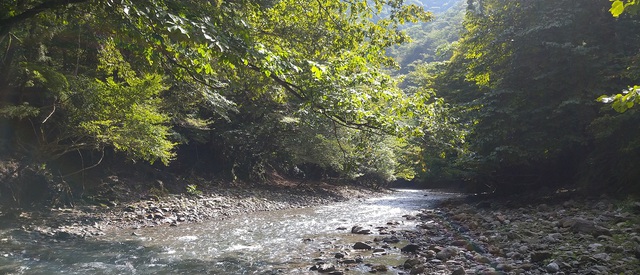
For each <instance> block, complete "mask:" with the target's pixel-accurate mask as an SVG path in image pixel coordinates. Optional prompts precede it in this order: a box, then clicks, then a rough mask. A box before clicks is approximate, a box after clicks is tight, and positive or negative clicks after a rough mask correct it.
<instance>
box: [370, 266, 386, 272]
mask: <svg viewBox="0 0 640 275" xmlns="http://www.w3.org/2000/svg"><path fill="white" fill-rule="evenodd" d="M388 270H389V268H387V266H386V265H374V266H372V267H371V271H373V272H387V271H388Z"/></svg>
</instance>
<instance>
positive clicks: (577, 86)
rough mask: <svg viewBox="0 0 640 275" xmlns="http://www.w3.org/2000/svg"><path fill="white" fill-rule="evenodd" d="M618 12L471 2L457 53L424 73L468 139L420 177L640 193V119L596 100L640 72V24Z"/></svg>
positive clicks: (589, 5) (566, 4) (603, 7)
mask: <svg viewBox="0 0 640 275" xmlns="http://www.w3.org/2000/svg"><path fill="white" fill-rule="evenodd" d="M618 2H621V1H618ZM610 8H611V2H608V1H599V0H592V1H581V2H580V3H577V2H575V1H502V0H490V1H467V3H466V15H465V18H464V22H463V24H464V29H465V30H464V32H462V35H461V38H460V40H459V41H458V42H457V45H456V46H455V49H454V50H453V56H452V57H451V59H450V60H449V61H448V62H447V63H446V65H442V66H439V67H438V69H437V70H436V72H432V73H431V74H429V75H428V76H426V77H424V78H422V79H428V80H429V81H428V82H427V83H429V84H428V86H429V87H430V88H431V89H432V91H433V92H434V93H436V94H437V95H438V97H441V98H443V100H444V101H445V102H447V103H448V109H447V116H449V119H450V121H455V123H454V125H457V127H456V128H457V129H459V130H460V131H461V132H460V133H462V134H461V135H458V136H457V137H458V138H459V140H463V141H464V143H460V146H457V147H456V148H455V150H452V149H441V152H442V155H441V156H440V158H437V157H436V160H433V161H432V163H433V164H437V165H435V167H436V168H438V167H439V170H432V171H427V173H425V174H424V175H423V177H424V178H423V179H424V180H425V181H430V180H441V181H449V182H464V183H466V185H467V186H469V185H473V186H480V187H487V188H488V190H494V191H499V192H512V191H523V190H528V189H535V188H538V187H557V186H567V185H568V186H574V187H591V188H595V189H597V190H602V191H609V192H622V193H624V192H625V191H631V190H636V191H637V190H638V186H637V184H636V182H637V179H638V176H640V174H638V170H637V169H634V168H633V166H634V165H635V164H636V163H638V156H639V155H640V154H638V153H639V151H638V150H639V149H640V148H639V147H638V144H640V143H638V136H639V135H638V134H639V133H638V127H637V124H638V118H639V117H638V115H637V114H636V111H635V110H633V109H631V110H629V111H627V112H626V113H623V114H619V113H616V112H615V111H614V110H612V109H611V106H610V105H605V104H603V103H602V102H599V101H597V100H596V99H598V98H599V96H601V95H602V94H610V93H616V92H618V91H621V90H627V87H629V86H633V84H636V83H638V78H639V77H640V72H639V71H638V57H639V55H638V53H639V52H638V49H639V48H638V46H637V45H638V36H637V35H636V34H637V33H638V31H640V29H639V27H640V25H639V24H638V21H637V18H636V17H634V15H633V14H632V12H629V13H628V14H623V15H622V16H620V17H619V18H614V17H613V16H612V14H611V13H610V11H609V9H610ZM635 93H637V92H631V94H632V95H633V94H635ZM619 105H620V104H618V107H619ZM625 106H627V105H625ZM628 106H632V104H631V103H629V104H628ZM618 109H620V108H618ZM425 144H427V143H425ZM424 148H429V147H428V145H427V146H425V147H424ZM424 152H425V155H424V158H425V159H434V154H433V152H432V151H428V150H426V151H424ZM432 167H434V166H432ZM429 172H435V173H429Z"/></svg>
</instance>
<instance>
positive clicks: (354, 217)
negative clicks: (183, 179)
mask: <svg viewBox="0 0 640 275" xmlns="http://www.w3.org/2000/svg"><path fill="white" fill-rule="evenodd" d="M451 196H453V195H451V194H444V193H434V192H428V191H416V190H398V191H397V192H393V193H392V194H389V195H386V196H383V197H378V198H372V199H366V200H360V201H355V200H354V201H350V202H340V203H335V204H331V205H326V206H318V207H310V208H301V209H289V210H281V211H269V212H257V213H251V214H246V215H242V216H236V217H230V218H228V219H225V220H220V221H208V222H203V223H197V224H182V225H179V226H177V227H168V226H166V227H165V226H163V227H152V228H143V229H138V230H135V231H134V230H117V231H110V232H107V234H106V235H104V236H100V237H96V238H91V239H86V240H70V241H59V242H52V241H42V240H41V239H39V238H35V237H34V236H31V235H30V233H24V232H23V231H7V232H0V239H1V241H0V274H317V273H316V272H315V271H309V267H311V266H312V265H313V264H314V259H325V260H327V261H328V262H331V261H334V262H335V259H333V258H334V257H333V255H334V253H335V252H340V251H348V253H349V255H348V257H356V256H358V255H359V256H361V257H363V258H364V259H365V263H373V264H384V265H387V266H389V267H393V266H397V265H400V264H401V263H402V262H403V261H404V259H405V258H403V257H402V255H401V253H400V251H399V249H395V248H392V249H387V251H386V255H379V254H375V255H374V254H373V253H372V252H371V251H353V250H352V249H351V248H350V247H351V246H352V245H353V243H355V242H357V241H371V240H373V239H374V238H375V236H376V234H375V232H377V230H375V229H374V227H377V226H387V225H386V224H387V222H390V221H398V222H400V224H399V225H396V226H395V227H394V228H391V229H395V230H400V229H404V228H411V227H414V226H415V223H414V222H412V221H405V220H404V219H402V215H405V214H416V213H417V212H418V210H419V209H422V208H429V207H431V206H432V205H433V203H434V202H435V201H437V200H441V199H443V198H446V197H451ZM354 225H361V226H363V227H364V228H371V229H374V230H373V232H374V234H372V235H356V234H351V233H350V231H349V229H350V228H351V227H352V226H354ZM338 228H347V229H346V230H339V229H338ZM133 232H135V234H133ZM402 245H403V243H399V244H395V246H397V247H401V246H402ZM392 246H393V245H392ZM349 250H351V251H349ZM368 271H369V268H368V267H366V266H364V264H360V265H356V266H350V267H349V271H346V272H345V274H369V273H368ZM398 272H399V271H398V270H395V269H393V268H391V269H390V270H389V271H388V272H387V273H386V274H398ZM378 274H380V273H378ZM382 274H384V273H382Z"/></svg>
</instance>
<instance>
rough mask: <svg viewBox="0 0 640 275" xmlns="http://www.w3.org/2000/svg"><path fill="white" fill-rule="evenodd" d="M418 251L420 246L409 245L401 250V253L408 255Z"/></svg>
mask: <svg viewBox="0 0 640 275" xmlns="http://www.w3.org/2000/svg"><path fill="white" fill-rule="evenodd" d="M418 249H420V246H419V245H417V244H408V245H405V246H404V247H403V248H401V249H400V251H402V252H406V253H416V252H417V251H418Z"/></svg>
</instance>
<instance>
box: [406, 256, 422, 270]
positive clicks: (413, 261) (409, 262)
mask: <svg viewBox="0 0 640 275" xmlns="http://www.w3.org/2000/svg"><path fill="white" fill-rule="evenodd" d="M420 264H422V261H420V260H419V259H416V258H413V259H408V260H406V261H404V264H402V267H403V268H404V269H411V268H413V267H414V266H417V265H420Z"/></svg>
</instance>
